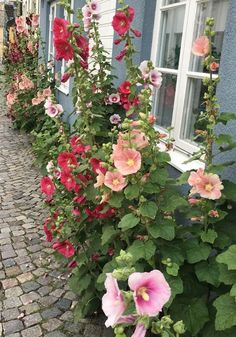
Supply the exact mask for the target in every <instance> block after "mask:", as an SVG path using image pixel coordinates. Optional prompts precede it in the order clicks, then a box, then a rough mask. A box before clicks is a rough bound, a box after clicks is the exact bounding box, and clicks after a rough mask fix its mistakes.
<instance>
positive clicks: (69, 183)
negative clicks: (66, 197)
mask: <svg viewBox="0 0 236 337" xmlns="http://www.w3.org/2000/svg"><path fill="white" fill-rule="evenodd" d="M60 181H61V183H62V184H63V185H64V186H65V188H66V189H67V190H68V191H71V190H73V189H74V188H75V187H76V180H75V178H74V176H73V175H72V174H70V173H68V172H64V171H62V172H61V176H60Z"/></svg>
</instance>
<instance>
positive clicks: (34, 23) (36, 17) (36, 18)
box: [31, 14, 39, 27]
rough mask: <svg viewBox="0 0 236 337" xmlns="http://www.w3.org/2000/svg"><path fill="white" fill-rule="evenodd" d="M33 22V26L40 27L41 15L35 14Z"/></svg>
mask: <svg viewBox="0 0 236 337" xmlns="http://www.w3.org/2000/svg"><path fill="white" fill-rule="evenodd" d="M31 22H32V26H33V27H38V25H39V15H37V14H33V15H32V19H31Z"/></svg>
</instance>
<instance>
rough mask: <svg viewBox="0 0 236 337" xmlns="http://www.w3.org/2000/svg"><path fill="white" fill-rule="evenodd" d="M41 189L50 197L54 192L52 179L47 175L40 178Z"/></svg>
mask: <svg viewBox="0 0 236 337" xmlns="http://www.w3.org/2000/svg"><path fill="white" fill-rule="evenodd" d="M40 184H41V191H42V193H44V194H46V195H47V196H49V197H51V196H52V195H53V193H54V192H55V185H54V184H53V181H52V179H50V178H49V177H43V178H42V179H41V183H40Z"/></svg>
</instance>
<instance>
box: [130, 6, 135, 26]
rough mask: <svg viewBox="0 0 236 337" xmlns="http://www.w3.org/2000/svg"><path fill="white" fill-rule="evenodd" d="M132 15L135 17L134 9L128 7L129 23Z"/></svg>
mask: <svg viewBox="0 0 236 337" xmlns="http://www.w3.org/2000/svg"><path fill="white" fill-rule="evenodd" d="M134 15H135V9H134V7H131V6H129V8H128V19H129V22H130V23H131V22H132V21H133V19H134Z"/></svg>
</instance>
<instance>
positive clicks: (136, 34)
mask: <svg viewBox="0 0 236 337" xmlns="http://www.w3.org/2000/svg"><path fill="white" fill-rule="evenodd" d="M131 32H132V33H133V34H134V35H135V36H136V37H141V36H142V33H141V32H140V31H139V30H137V29H132V28H131Z"/></svg>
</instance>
